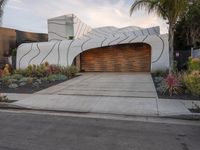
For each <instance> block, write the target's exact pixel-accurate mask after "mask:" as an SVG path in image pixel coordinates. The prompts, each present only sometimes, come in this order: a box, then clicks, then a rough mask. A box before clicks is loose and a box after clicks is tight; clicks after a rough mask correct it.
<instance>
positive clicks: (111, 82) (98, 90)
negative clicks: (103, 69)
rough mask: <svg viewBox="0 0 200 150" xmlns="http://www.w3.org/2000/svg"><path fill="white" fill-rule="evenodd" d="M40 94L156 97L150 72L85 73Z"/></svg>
mask: <svg viewBox="0 0 200 150" xmlns="http://www.w3.org/2000/svg"><path fill="white" fill-rule="evenodd" d="M38 93H39V94H59V95H84V96H109V97H138V98H144V97H145V98H156V96H157V94H156V90H155V87H154V84H153V81H152V78H151V75H150V73H84V74H83V75H82V76H79V77H77V78H75V79H72V80H70V81H67V82H64V83H62V84H59V85H57V86H54V87H51V88H49V89H46V90H43V91H40V92H38Z"/></svg>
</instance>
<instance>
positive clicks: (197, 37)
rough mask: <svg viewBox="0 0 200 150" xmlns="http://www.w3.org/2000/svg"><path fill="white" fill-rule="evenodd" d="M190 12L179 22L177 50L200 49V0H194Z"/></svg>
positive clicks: (176, 39)
mask: <svg viewBox="0 0 200 150" xmlns="http://www.w3.org/2000/svg"><path fill="white" fill-rule="evenodd" d="M192 1H193V2H192V3H191V5H190V6H189V10H188V12H187V13H186V14H185V15H184V16H183V17H182V18H181V19H180V21H178V23H177V25H176V31H175V40H174V42H175V49H178V50H184V49H189V48H191V47H194V48H199V47H200V19H199V18H200V0H192Z"/></svg>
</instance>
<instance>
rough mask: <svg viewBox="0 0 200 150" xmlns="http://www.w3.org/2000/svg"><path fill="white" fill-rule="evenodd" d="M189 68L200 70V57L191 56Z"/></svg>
mask: <svg viewBox="0 0 200 150" xmlns="http://www.w3.org/2000/svg"><path fill="white" fill-rule="evenodd" d="M188 70H189V71H190V72H191V71H193V70H198V71H200V58H189V61H188Z"/></svg>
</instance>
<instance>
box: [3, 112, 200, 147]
mask: <svg viewBox="0 0 200 150" xmlns="http://www.w3.org/2000/svg"><path fill="white" fill-rule="evenodd" d="M0 150H200V125H199V126H198V125H181V124H168V123H153V122H141V121H122V120H121V121H120V120H110V119H92V118H81V117H69V116H55V115H44V114H28V113H9V112H0Z"/></svg>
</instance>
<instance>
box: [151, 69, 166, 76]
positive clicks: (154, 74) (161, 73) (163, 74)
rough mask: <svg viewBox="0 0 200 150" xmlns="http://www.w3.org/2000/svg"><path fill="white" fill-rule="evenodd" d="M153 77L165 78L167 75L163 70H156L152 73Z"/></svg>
mask: <svg viewBox="0 0 200 150" xmlns="http://www.w3.org/2000/svg"><path fill="white" fill-rule="evenodd" d="M152 74H153V76H155V77H165V76H166V75H167V71H164V70H156V71H154V72H153V73H152Z"/></svg>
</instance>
